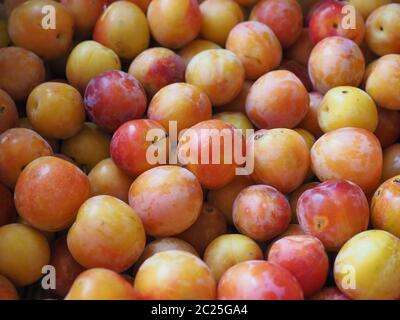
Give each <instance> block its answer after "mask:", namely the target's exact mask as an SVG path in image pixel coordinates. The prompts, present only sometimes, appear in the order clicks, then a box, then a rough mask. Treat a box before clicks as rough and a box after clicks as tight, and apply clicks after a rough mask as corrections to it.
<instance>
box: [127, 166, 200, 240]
mask: <svg viewBox="0 0 400 320" xmlns="http://www.w3.org/2000/svg"><path fill="white" fill-rule="evenodd" d="M202 203H203V192H202V189H201V186H200V184H199V182H198V180H197V178H196V177H195V176H194V175H193V174H192V173H191V172H190V171H188V170H187V169H184V168H181V167H178V166H161V167H157V168H153V169H150V170H148V171H146V172H144V173H142V174H141V175H140V176H139V177H138V178H136V180H135V181H134V182H133V183H132V186H131V188H130V190H129V205H130V206H131V207H132V208H133V209H134V210H135V211H136V212H137V213H138V214H139V216H140V218H141V219H142V221H143V224H144V227H145V229H146V233H147V234H149V235H153V236H158V237H163V236H164V237H165V236H172V235H176V234H179V233H181V232H183V231H185V230H186V229H187V228H189V227H190V226H191V225H192V224H193V223H194V222H195V221H196V220H197V218H198V217H199V215H200V212H201V207H202Z"/></svg>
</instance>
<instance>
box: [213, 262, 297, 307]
mask: <svg viewBox="0 0 400 320" xmlns="http://www.w3.org/2000/svg"><path fill="white" fill-rule="evenodd" d="M218 299H219V300H303V299H304V295H303V291H302V289H301V286H300V284H299V282H298V281H297V280H296V278H295V277H294V276H293V275H292V274H291V273H290V272H289V271H287V270H286V269H284V268H282V267H280V266H278V265H275V264H273V263H270V262H267V261H254V260H252V261H245V262H241V263H238V264H236V265H234V266H233V267H231V268H230V269H228V271H226V272H225V273H224V275H223V276H222V278H221V280H220V281H219V283H218Z"/></svg>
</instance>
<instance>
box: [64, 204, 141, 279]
mask: <svg viewBox="0 0 400 320" xmlns="http://www.w3.org/2000/svg"><path fill="white" fill-rule="evenodd" d="M67 242H68V248H69V250H70V251H71V254H72V256H73V257H74V258H75V260H76V261H77V262H78V263H79V264H81V265H82V266H84V267H86V268H106V269H110V270H114V271H116V272H122V271H125V270H126V269H128V268H129V267H131V266H132V265H133V264H134V263H135V262H136V260H137V259H138V258H139V257H140V255H141V254H142V252H143V249H144V246H145V243H146V236H145V231H144V227H143V223H142V221H141V219H140V217H139V215H138V214H137V213H136V212H135V211H134V210H133V209H132V208H131V207H129V205H128V204H126V203H125V202H123V201H121V200H119V199H117V198H114V197H112V196H95V197H92V198H90V199H88V200H87V201H86V202H85V203H84V204H83V205H82V206H81V207H80V208H79V211H78V214H77V217H76V221H75V222H74V224H73V225H72V227H71V228H70V229H69V231H68V237H67Z"/></svg>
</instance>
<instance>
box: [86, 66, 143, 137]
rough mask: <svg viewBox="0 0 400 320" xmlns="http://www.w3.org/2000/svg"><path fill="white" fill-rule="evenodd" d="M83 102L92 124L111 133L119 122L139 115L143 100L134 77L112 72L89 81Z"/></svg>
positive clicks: (139, 86)
mask: <svg viewBox="0 0 400 320" xmlns="http://www.w3.org/2000/svg"><path fill="white" fill-rule="evenodd" d="M84 103H85V108H86V111H87V113H88V114H89V117H90V119H91V120H92V121H93V122H94V123H96V124H97V125H98V126H100V127H101V128H103V129H106V130H107V131H110V132H114V131H115V130H117V129H118V127H119V126H121V125H122V124H123V123H125V122H127V121H129V120H132V119H136V118H140V117H142V116H143V114H144V112H145V111H146V104H147V97H146V93H145V92H144V89H143V87H142V85H141V84H140V82H139V81H138V80H136V78H135V77H133V76H132V75H130V74H128V73H125V72H123V71H117V70H113V71H106V72H104V73H102V74H100V75H99V76H97V77H96V78H93V79H92V80H91V81H90V82H89V84H88V86H87V87H86V91H85V99H84Z"/></svg>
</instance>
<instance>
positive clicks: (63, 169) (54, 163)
mask: <svg viewBox="0 0 400 320" xmlns="http://www.w3.org/2000/svg"><path fill="white" fill-rule="evenodd" d="M67 190H68V191H67ZM89 194H90V187H89V180H88V178H87V176H86V175H85V174H84V173H83V172H82V171H81V170H80V169H79V168H78V167H77V166H75V165H73V164H72V163H70V162H68V161H65V160H62V159H60V158H56V157H41V158H38V159H36V160H34V161H32V162H31V163H29V165H28V166H26V168H25V169H24V170H23V171H22V173H21V174H20V176H19V178H18V181H17V185H16V187H15V206H16V208H17V211H18V214H19V215H21V217H22V218H24V219H25V220H26V221H27V222H28V223H29V224H30V225H32V226H33V227H35V228H37V229H40V230H43V231H58V230H62V229H65V228H67V227H69V226H70V225H71V224H72V223H73V221H74V220H75V217H76V214H77V212H78V209H79V207H80V206H81V205H82V204H83V203H84V202H85V201H86V199H87V198H88V197H89Z"/></svg>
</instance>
